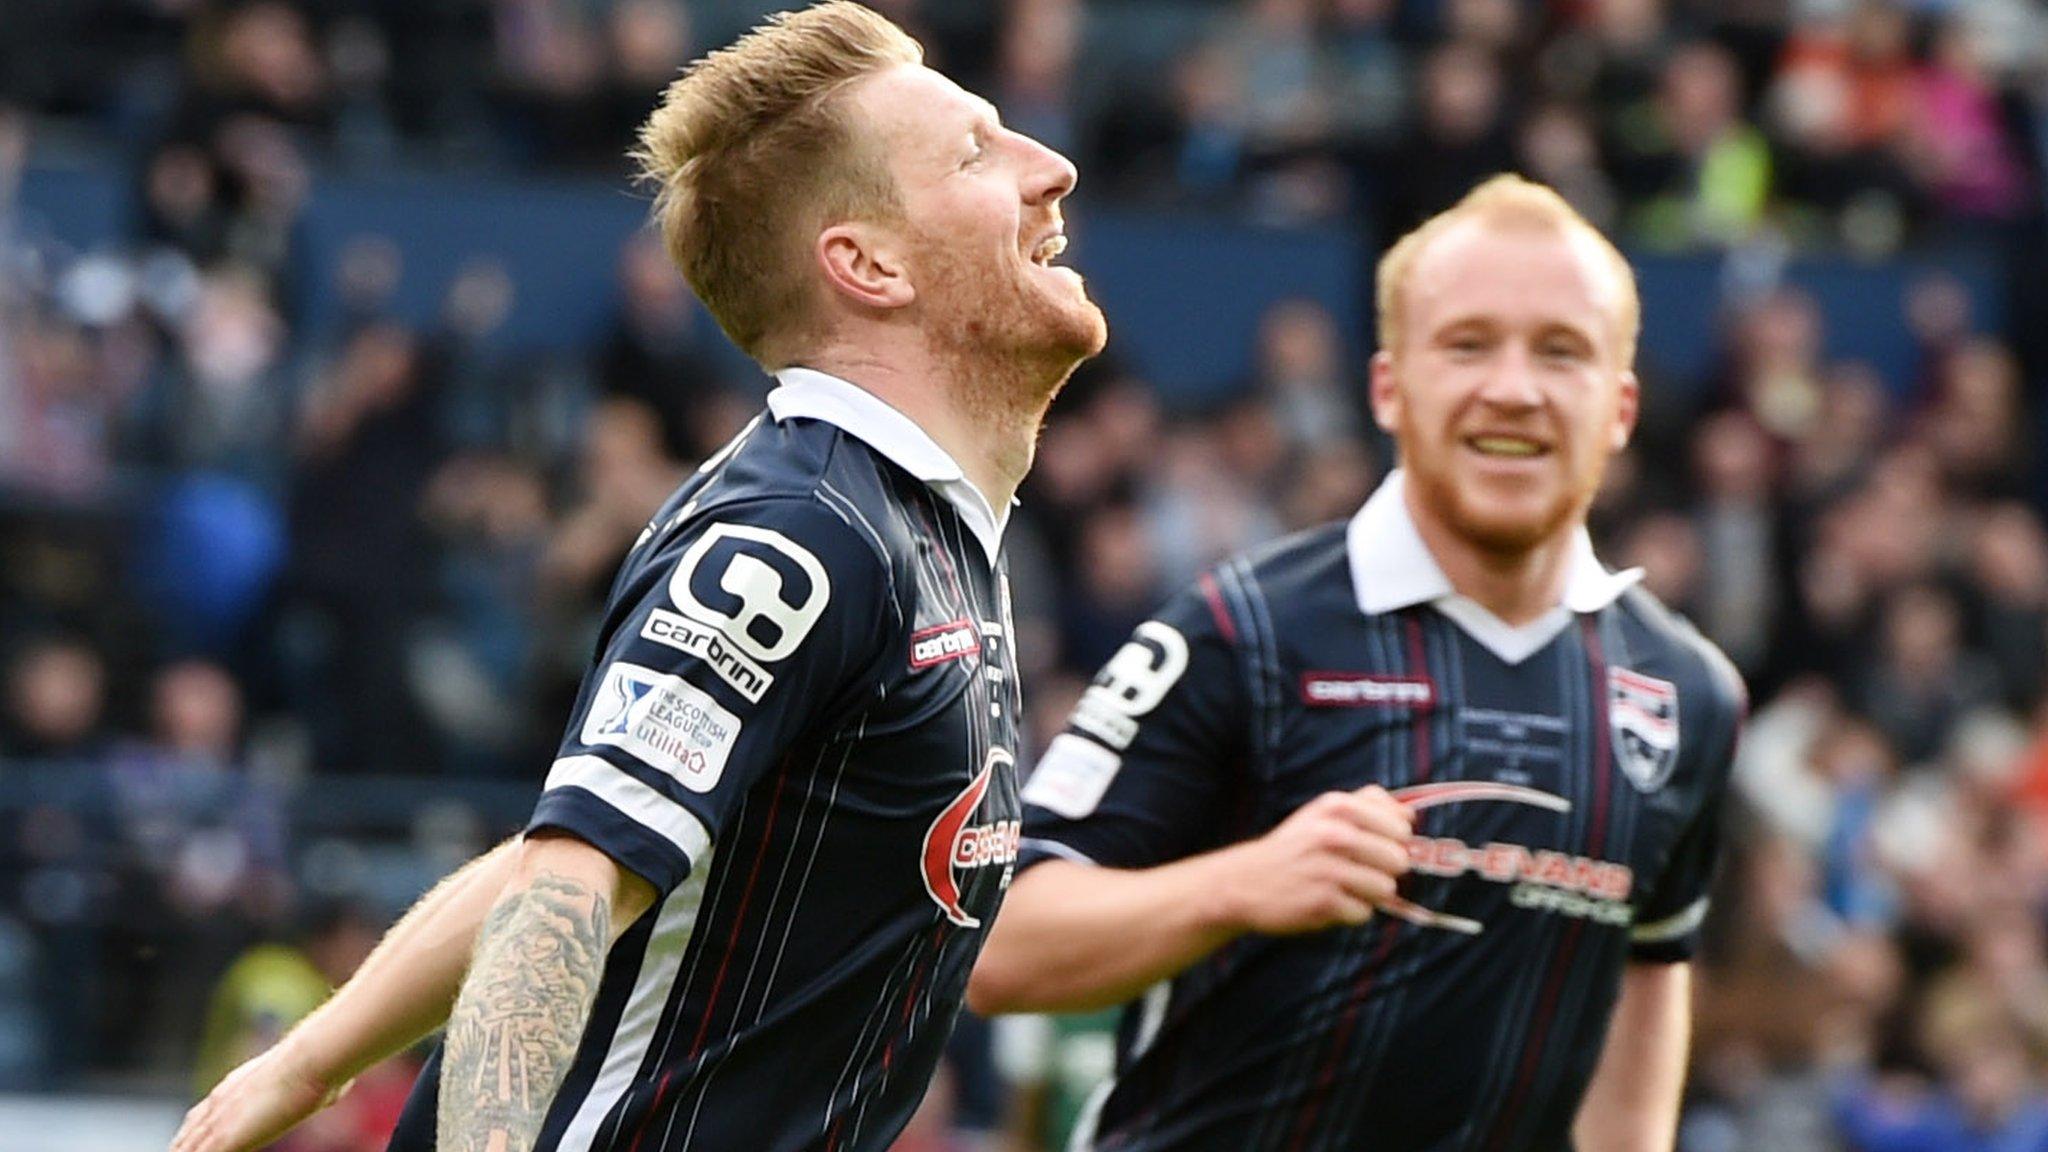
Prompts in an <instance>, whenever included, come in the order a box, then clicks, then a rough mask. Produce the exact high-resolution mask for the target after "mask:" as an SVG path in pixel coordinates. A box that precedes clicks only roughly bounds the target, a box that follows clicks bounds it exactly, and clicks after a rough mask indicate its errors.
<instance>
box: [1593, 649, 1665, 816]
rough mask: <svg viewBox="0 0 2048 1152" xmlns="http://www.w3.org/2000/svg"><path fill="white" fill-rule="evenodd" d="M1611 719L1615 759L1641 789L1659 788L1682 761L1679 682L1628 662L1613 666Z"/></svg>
mask: <svg viewBox="0 0 2048 1152" xmlns="http://www.w3.org/2000/svg"><path fill="white" fill-rule="evenodd" d="M1607 719H1608V723H1609V725H1610V726H1611V727H1612V729H1613V734H1614V759H1615V762H1616V763H1617V764H1619V765H1621V771H1622V774H1623V775H1625V776H1627V777H1628V780H1629V783H1631V784H1634V785H1635V786H1636V789H1637V790H1638V791H1641V792H1649V791H1652V790H1653V789H1656V788H1659V787H1661V786H1662V785H1663V783H1664V781H1666V780H1668V779H1670V778H1671V770H1672V768H1674V767H1676V766H1677V764H1678V687H1677V686H1676V685H1674V684H1673V683H1671V681H1669V680H1659V679H1657V678H1656V677H1654V676H1645V675H1643V674H1642V673H1640V672H1631V671H1629V670H1628V669H1626V668H1610V669H1608V670H1607Z"/></svg>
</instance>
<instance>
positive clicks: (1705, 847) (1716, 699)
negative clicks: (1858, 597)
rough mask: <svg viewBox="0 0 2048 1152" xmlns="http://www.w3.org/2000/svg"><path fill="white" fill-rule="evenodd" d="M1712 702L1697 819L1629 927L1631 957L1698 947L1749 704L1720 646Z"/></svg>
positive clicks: (1653, 957)
mask: <svg viewBox="0 0 2048 1152" xmlns="http://www.w3.org/2000/svg"><path fill="white" fill-rule="evenodd" d="M1712 664H1713V668H1712V673H1713V675H1712V678H1711V679H1712V683H1713V688H1714V691H1713V694H1712V698H1711V699H1712V704H1713V708H1714V712H1715V715H1714V716H1712V717H1711V718H1710V719H1709V724H1708V727H1707V731H1706V734H1705V738H1704V747H1703V748H1702V752H1703V754H1704V756H1705V759H1704V760H1703V761H1702V773H1701V781H1702V782H1701V784H1700V787H1701V789H1702V792H1701V797H1700V802H1699V805H1698V809H1697V811H1696V812H1695V813H1694V814H1693V818H1692V823H1691V825H1689V826H1688V827H1687V828H1686V830H1685V832H1684V834H1683V835H1682V836H1681V837H1680V838H1679V841H1678V844H1677V845H1676V846H1675V847H1674V848H1673V849H1672V852H1671V858H1670V860H1669V861H1668V862H1667V863H1666V864H1665V866H1664V872H1663V874H1662V875H1660V876H1659V877H1658V878H1657V882H1656V888H1655V890H1654V891H1652V892H1651V893H1650V896H1649V899H1647V900H1645V901H1644V903H1643V906H1642V909H1641V911H1640V912H1639V913H1638V914H1637V916H1636V921H1635V925H1634V927H1632V928H1631V929H1630V930H1629V957H1630V959H1632V960H1637V961H1642V962H1647V963H1653V964H1676V963H1681V962H1683V961H1686V960H1690V959H1692V957H1693V954H1694V953H1695V952H1697V951H1698V950H1699V940H1700V925H1701V924H1703V923H1704V922H1705V921H1706V918H1707V903H1708V889H1709V888H1710V886H1711V885H1712V884H1713V881H1714V870H1715V867H1716V865H1717V864H1718V863H1719V861H1720V855H1721V822H1722V821H1721V816H1722V798H1723V796H1724V794H1725V793H1726V792H1727V783H1728V774H1729V770H1730V768H1731V766H1732V765H1733V763H1734V759H1735V745H1736V741H1737V740H1738V739H1739V737H1740V733H1741V728H1742V722H1743V719H1744V717H1745V715H1746V712H1747V709H1748V704H1747V700H1748V697H1747V694H1746V693H1745V691H1744V689H1743V687H1742V681H1741V678H1740V676H1739V675H1738V674H1737V673H1736V672H1735V669H1734V668H1733V666H1730V665H1728V664H1727V663H1726V660H1725V658H1722V657H1721V656H1720V654H1719V653H1718V652H1715V653H1713V659H1712Z"/></svg>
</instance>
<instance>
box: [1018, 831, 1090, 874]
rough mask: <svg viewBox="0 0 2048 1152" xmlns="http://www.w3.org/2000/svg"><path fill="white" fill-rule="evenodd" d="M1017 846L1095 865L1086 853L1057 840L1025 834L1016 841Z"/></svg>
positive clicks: (1079, 862) (1077, 862)
mask: <svg viewBox="0 0 2048 1152" xmlns="http://www.w3.org/2000/svg"><path fill="white" fill-rule="evenodd" d="M1017 846H1018V847H1019V848H1031V849H1036V850H1037V851H1040V852H1043V853H1045V854H1047V855H1049V856H1057V857H1059V858H1060V859H1062V860H1072V861H1073V862H1074V863H1076V864H1086V865H1088V866H1089V867H1090V868H1093V867H1096V866H1097V865H1096V863H1095V861H1093V860H1090V859H1089V858H1088V857H1087V855H1086V854H1084V853H1081V852H1077V851H1075V850H1074V849H1072V848H1069V847H1067V846H1066V845H1065V844H1062V843H1060V842H1059V841H1057V840H1041V839H1038V838H1037V837H1034V836H1026V837H1024V838H1023V839H1022V840H1020V841H1018V843H1017Z"/></svg>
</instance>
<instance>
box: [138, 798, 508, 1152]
mask: <svg viewBox="0 0 2048 1152" xmlns="http://www.w3.org/2000/svg"><path fill="white" fill-rule="evenodd" d="M518 843H519V841H518V838H517V837H514V838H513V839H510V840H507V841H505V842H504V843H503V844H500V845H498V846H497V847H496V848H493V849H492V850H491V851H489V852H487V853H485V854H484V855H482V856H479V857H477V858H476V859H474V860H472V861H470V862H469V863H468V864H465V865H463V866H462V867H461V868H460V869H458V870H457V871H456V872H454V873H453V874H452V875H450V876H449V877H448V878H447V879H445V880H443V881H441V883H439V884H438V885H435V887H434V889H433V890H432V891H430V892H428V893H427V894H426V895H425V896H422V897H420V899H419V902H418V903H416V904H414V905H413V906H412V909H411V910H410V911H408V912H407V913H406V914H405V915H404V916H403V917H402V918H400V920H399V921H398V923H397V924H395V925H393V926H392V928H391V931H389V932H387V933H385V934H384V939H383V940H382V941H381V942H379V943H378V945H377V947H376V950H374V951H372V952H371V953H370V955H369V957H368V958H366V959H365V960H364V961H363V963H362V966H361V967H360V968H358V969H357V970H356V973H355V975H354V976H352V977H350V978H349V981H348V982H347V983H346V984H343V985H342V986H341V988H340V989H338V990H337V991H336V992H335V993H334V995H333V996H332V997H330V998H329V999H328V1001H327V1002H326V1003H325V1004H322V1005H321V1006H320V1007H319V1008H318V1009H316V1010H315V1011H314V1012H313V1013H312V1014H311V1015H309V1016H307V1017H306V1018H305V1019H304V1020H302V1021H300V1022H299V1024H298V1026H297V1027H295V1028H293V1029H292V1030H291V1031H290V1032H289V1033H287V1034H286V1035H285V1037H284V1039H282V1040H280V1041H278V1043H277V1044H276V1045H275V1046H273V1047H271V1048H270V1049H269V1050H268V1051H265V1052H263V1053H261V1054H259V1055H257V1056H255V1057H253V1058H252V1059H250V1060H249V1061H247V1062H246V1063H244V1064H242V1065H241V1066H240V1067H238V1068H236V1069H235V1070H234V1071H233V1072H231V1073H229V1074H228V1075H227V1077H226V1078H224V1079H223V1080H221V1082H220V1083H219V1084H218V1085H216V1086H215V1087H214V1088H213V1090H212V1091H210V1092H208V1093H207V1094H206V1098H205V1099H204V1100H201V1101H200V1102H199V1103H198V1104H195V1105H193V1107H192V1110H191V1111H190V1112H187V1113H186V1114H185V1122H184V1124H183V1125H182V1126H181V1127H180V1128H179V1129H178V1134H177V1136H175V1137H174V1138H173V1139H172V1141H171V1152H251V1150H252V1149H256V1148H261V1147H263V1146H264V1145H266V1144H268V1143H270V1142H271V1141H273V1140H275V1139H277V1138H278V1137H279V1136H282V1135H283V1134H284V1133H285V1132H287V1131H289V1130H290V1129H291V1128H293V1127H294V1126H296V1125H297V1124H298V1123H299V1122H300V1121H302V1120H304V1119H305V1118H306V1117H308V1116H311V1115H312V1114H313V1113H314V1112H317V1111H319V1110H320V1109H321V1108H322V1107H324V1106H326V1105H327V1104H328V1103H329V1102H331V1101H332V1100H333V1099H334V1098H335V1097H336V1096H338V1095H340V1093H341V1090H342V1088H343V1087H344V1086H345V1085H347V1084H348V1082H349V1081H350V1080H352V1079H354V1078H355V1077H356V1075H357V1074H358V1073H360V1072H362V1071H363V1070H364V1069H365V1068H368V1067H370V1066H371V1065H372V1064H375V1063H377V1062H378V1061H380V1060H383V1059H385V1058H386V1057H388V1056H390V1055H392V1054H393V1053H395V1052H398V1051H399V1050H401V1049H403V1048H405V1047H407V1046H408V1045H410V1044H413V1043H415V1042H417V1041H418V1040H419V1039H420V1038H421V1037H423V1036H425V1035H427V1034H428V1033H429V1032H432V1031H433V1030H434V1029H436V1028H439V1027H440V1026H441V1024H442V1022H443V1021H445V1020H447V1019H448V1013H449V1010H450V1009H451V1008H452V1007H453V1006H454V1004H455V993H456V989H457V988H459V987H460V986H461V983H462V973H463V971H464V970H465V969H466V968H467V967H468V964H469V956H470V952H471V951H472V950H473V949H474V947H475V943H476V935H477V930H478V929H479V928H480V927H482V925H483V922H484V915H485V913H487V912H488V911H490V907H491V904H492V902H493V901H495V900H496V899H497V897H498V893H499V892H500V891H501V890H503V888H504V887H505V882H506V881H507V880H508V879H509V878H510V877H511V875H512V862H513V859H514V850H515V849H516V848H517V846H518Z"/></svg>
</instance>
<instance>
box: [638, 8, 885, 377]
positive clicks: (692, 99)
mask: <svg viewBox="0 0 2048 1152" xmlns="http://www.w3.org/2000/svg"><path fill="white" fill-rule="evenodd" d="M923 60H924V49H923V48H922V47H920V46H919V45H918V43H917V41H915V40H913V39H911V38H910V36H909V35H907V34H906V33H905V32H904V31H903V30H902V29H901V28H898V27H897V26H896V25H894V24H892V23H890V22H889V21H888V20H887V19H885V18H883V17H882V16H880V15H877V14H876V13H874V12H872V11H870V10H868V9H867V8H864V7H862V6H861V5H859V4H855V3H852V2H851V0H831V2H830V3H825V4H820V5H818V6H816V7H814V8H807V9H804V10H802V11H797V12H783V13H778V14H777V15H775V16H772V17H770V18H769V19H768V21H767V22H766V23H764V24H762V25H761V26H760V27H757V28H755V29H754V30H753V31H751V32H749V33H747V34H746V35H745V36H742V37H740V39H739V40H737V41H735V42H734V43H733V44H732V45H730V46H728V47H725V48H721V49H719V50H718V51H716V52H713V53H710V54H709V55H707V56H704V57H702V58H700V59H698V60H696V61H695V62H694V63H692V64H691V65H690V66H689V67H688V68H687V69H685V70H684V72H683V74H682V76H681V77H680V78H678V79H677V80H676V81H675V82H674V83H672V84H670V85H669V86H668V90H667V91H666V92H665V93H663V95H662V99H661V106H660V107H658V108H656V109H655V110H654V114H653V115H652V116H651V117H649V118H648V121H647V123H646V124H645V125H644V126H643V127H642V128H641V129H640V144H639V147H638V148H637V149H636V150H635V151H634V153H633V159H634V160H635V161H636V162H637V163H638V164H639V167H640V174H641V176H642V177H643V178H645V179H647V180H649V181H651V182H652V183H654V184H655V185H657V187H658V189H659V190H658V192H657V194H656V196H655V201H654V215H655V219H656V221H657V222H658V224H659V226H660V229H661V234H662V240H663V241H664V243H665V244H666V245H667V247H668V252H669V256H670V258H671V259H673V260H674V261H675V263H676V266H677V267H678V268H680V269H681V270H682V273H683V278H684V279H686V280H688V281H689V282H690V287H691V288H692V289H694V290H695V291H696V293H697V297H698V299H700V300H702V301H703V302H704V306H705V308H707V309H708V310H709V311H710V312H711V315H712V316H713V317H714V318H715V319H717V321H718V324H719V326H720V327H721V328H723V329H725V333H726V335H727V336H729V337H731V338H732V342H733V343H734V344H736V345H738V346H739V348H740V350H741V351H744V352H745V353H746V354H747V355H749V356H751V357H753V358H754V359H755V360H756V361H758V362H759V363H760V364H761V365H762V366H763V367H764V368H767V369H768V370H770V371H774V370H775V369H778V368H782V367H786V366H787V365H788V364H790V363H791V362H792V361H793V360H794V358H795V357H797V356H800V355H802V352H803V345H804V343H805V341H806V340H807V339H809V338H811V337H813V336H814V335H815V329H816V326H817V321H816V318H815V316H814V315H813V312H814V310H815V299H816V297H815V292H816V288H815V285H814V282H813V281H812V279H811V277H810V276H809V275H808V274H807V272H808V267H809V263H810V242H811V239H812V238H813V237H814V236H815V235H816V234H817V230H818V229H819V228H822V227H824V226H826V225H827V224H829V223H832V222H834V221H838V220H846V219H881V220H893V219H897V218H898V217H899V216H900V215H901V211H902V209H901V200H900V198H899V195H898V192H897V188H896V181H895V177H894V176H893V174H892V173H891V172H890V170H889V165H888V160H887V157H886V156H882V155H879V154H878V153H877V150H876V149H875V148H874V147H873V146H872V141H870V140H868V139H866V138H864V137H863V136H862V135H861V133H860V131H859V130H858V128H857V127H855V126H854V125H852V124H850V123H848V122H847V120H846V119H845V118H844V117H843V116H842V115H841V114H840V108H839V100H838V97H839V96H840V94H841V93H843V92H844V91H845V90H846V88H847V86H848V85H850V84H852V83H853V82H854V81H857V80H860V79H862V78H864V77H867V76H872V75H874V74H876V73H879V72H883V71H887V70H888V69H890V68H894V67H897V66H899V65H916V64H920V63H922V62H923Z"/></svg>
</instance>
